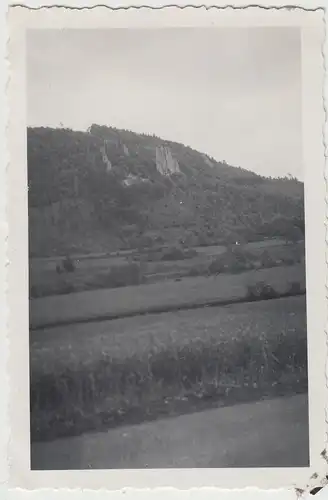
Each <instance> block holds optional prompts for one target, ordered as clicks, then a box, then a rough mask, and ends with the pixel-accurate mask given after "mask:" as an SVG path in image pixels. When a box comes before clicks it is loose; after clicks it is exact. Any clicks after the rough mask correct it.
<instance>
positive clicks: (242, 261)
mask: <svg viewBox="0 0 328 500" xmlns="http://www.w3.org/2000/svg"><path fill="white" fill-rule="evenodd" d="M253 267H254V266H253V263H252V261H251V258H250V256H249V254H248V253H247V252H245V251H243V250H242V249H240V248H239V247H236V246H232V247H230V248H229V249H228V250H227V251H226V252H225V253H224V254H222V255H220V256H218V257H216V258H215V259H214V260H213V261H212V262H211V263H210V265H209V266H208V272H209V274H219V273H224V272H227V273H239V272H243V271H246V270H248V269H252V268H253Z"/></svg>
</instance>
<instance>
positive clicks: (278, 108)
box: [12, 9, 324, 477]
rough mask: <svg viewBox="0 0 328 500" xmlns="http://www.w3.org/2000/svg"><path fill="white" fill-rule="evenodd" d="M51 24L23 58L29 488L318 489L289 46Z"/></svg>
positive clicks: (292, 34) (302, 181)
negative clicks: (230, 474) (44, 474)
mask: <svg viewBox="0 0 328 500" xmlns="http://www.w3.org/2000/svg"><path fill="white" fill-rule="evenodd" d="M145 10H147V9H145ZM47 15H48V14H47ZM71 15H73V14H71ZM87 15H88V14H87V13H84V16H85V17H86V16H87ZM119 15H120V16H121V17H120V19H123V18H124V17H123V16H124V13H123V12H121V13H120V14H119ZM138 15H139V14H138ZM155 15H157V14H154V16H155ZM182 15H184V14H183V13H181V16H182ZM206 15H207V16H209V14H206ZM140 16H141V14H140ZM158 16H160V13H159V14H158ZM194 17H196V14H194ZM49 19H50V18H49ZM49 19H48V24H45V25H44V26H41V24H40V28H41V27H42V29H36V27H35V26H33V27H32V28H29V29H27V30H26V33H25V52H24V58H25V59H24V71H25V83H24V85H25V88H26V96H25V100H26V118H25V121H23V120H22V123H24V137H25V139H24V141H25V142H24V145H25V146H24V155H25V158H26V167H25V168H26V178H25V182H26V187H25V193H26V220H27V226H26V227H27V230H26V233H25V234H26V235H28V236H26V241H27V238H28V249H26V250H25V251H26V252H27V251H28V260H26V262H28V269H27V270H26V274H25V275H22V274H21V277H22V278H21V279H22V281H21V283H22V287H24V286H25V285H23V283H25V282H24V281H23V280H24V279H25V277H26V280H27V281H26V287H25V289H26V291H28V306H27V307H28V311H29V312H28V330H29V332H28V351H29V352H28V353H26V356H27V357H28V377H25V381H27V380H26V378H28V386H29V396H28V397H29V402H28V406H29V408H28V414H29V436H28V441H29V448H30V449H29V457H30V469H31V471H78V470H80V471H86V470H99V471H100V470H103V471H106V470H108V471H109V470H122V471H123V470H139V471H142V470H147V469H157V470H165V469H169V470H173V469H177V470H178V469H191V470H192V469H195V470H196V472H197V469H202V470H205V469H207V470H210V469H217V470H219V469H227V470H228V469H233V470H236V471H237V470H239V469H245V472H246V469H249V470H251V469H253V470H256V469H257V468H261V469H284V470H288V469H290V470H294V469H295V470H296V469H298V468H304V469H306V468H309V467H310V466H311V463H312V462H311V460H312V459H311V457H313V453H312V455H311V447H312V444H313V443H314V441H311V432H312V431H311V429H312V430H313V424H315V423H316V422H317V423H318V422H319V420H315V417H313V418H314V419H313V418H312V419H311V418H309V415H310V414H311V415H312V414H313V413H311V404H310V403H312V405H314V403H315V401H316V398H320V392H319V382H320V381H321V379H320V378H319V377H318V376H317V377H316V378H315V377H312V376H311V378H310V375H309V374H310V373H311V374H314V373H315V367H314V365H315V361H314V360H313V353H314V347H313V346H314V344H313V341H312V340H311V343H309V341H310V337H311V336H312V337H311V338H314V337H313V334H314V335H315V334H316V332H315V329H316V328H317V334H318V335H320V334H321V331H319V329H321V328H322V332H323V329H324V326H323V325H321V323H320V322H321V319H322V316H320V314H321V313H320V311H319V308H320V307H321V293H322V297H323V296H324V290H323V289H322V290H321V288H320V287H321V281H320V280H321V278H322V276H323V274H322V272H321V271H320V269H321V270H322V268H320V265H319V262H317V263H316V262H314V260H316V259H315V255H317V256H318V258H317V260H318V261H319V260H320V258H321V256H322V255H323V254H321V253H320V252H321V247H320V245H321V243H320V241H319V240H320V234H319V232H318V233H317V234H318V239H317V240H316V233H315V231H316V230H317V228H318V227H319V223H318V219H319V218H320V217H321V215H322V214H320V213H319V212H317V215H316V214H315V213H314V215H313V208H315V203H316V195H317V197H318V198H319V197H320V196H321V191H320V190H317V191H315V184H314V182H315V179H318V178H320V174H316V173H315V169H316V168H317V166H318V157H319V161H320V158H321V157H320V156H318V154H317V155H315V154H313V163H312V169H313V170H312V172H313V178H312V181H311V175H310V174H309V154H308V149H306V148H305V142H306V140H305V139H304V131H307V130H309V118H308V117H307V116H305V112H306V110H309V109H310V106H309V105H308V106H307V108H306V107H305V106H304V88H307V89H309V88H310V87H309V77H308V76H307V75H308V73H305V69H304V68H305V67H306V66H305V65H304V59H306V57H305V54H307V52H306V50H307V46H306V38H305V37H304V33H303V32H302V29H301V27H300V26H297V23H294V24H293V23H291V24H290V25H288V23H282V25H281V26H279V24H278V23H277V24H276V25H272V26H271V25H270V24H269V23H266V24H265V23H264V24H263V25H260V24H259V22H258V23H257V25H256V24H254V25H252V23H250V24H249V26H247V24H246V25H245V23H244V24H243V25H240V26H238V24H236V25H235V26H234V25H231V26H229V25H224V23H221V24H220V25H216V24H215V22H212V23H210V22H208V23H207V25H205V24H204V25H202V23H201V22H200V23H199V25H188V23H187V22H186V23H185V24H183V23H181V26H179V25H178V23H176V24H175V23H172V26H170V25H168V23H163V26H162V27H158V26H156V23H154V25H151V26H147V27H143V26H142V25H141V23H139V25H138V26H134V25H133V23H131V25H129V24H128V23H127V26H123V25H122V23H121V24H120V23H118V26H117V27H113V26H110V25H109V26H108V27H106V26H105V23H103V26H100V27H97V28H94V27H93V26H92V24H91V23H90V26H89V27H88V28H87V29H86V28H85V27H84V25H83V23H82V24H81V25H80V26H79V23H77V22H76V23H75V24H74V27H73V26H68V27H67V28H66V29H60V28H58V27H56V24H55V23H54V24H53V26H49ZM109 24H110V23H109ZM136 24H137V23H136ZM314 39H315V41H316V40H317V39H316V38H314ZM17 46H18V45H17ZM314 46H315V45H314V42H313V47H314ZM308 59H309V60H310V57H308ZM316 61H317V59H315V58H312V64H315V63H316ZM17 88H18V87H17ZM313 88H315V89H317V88H319V87H313ZM17 102H18V101H17ZM315 106H316V104H315V105H313V106H312V109H313V110H316V109H317V108H316V107H315ZM24 113H25V111H24ZM313 116H314V114H313ZM312 125H313V126H312V128H313V130H318V128H319V130H320V126H319V127H318V126H317V128H316V124H315V123H314V121H313V123H312ZM317 125H318V124H317ZM309 136H310V133H309ZM308 139H309V137H308ZM16 144H17V146H16V148H18V147H19V146H20V145H21V144H23V141H21V142H17V143H16ZM14 147H15V146H13V148H14ZM319 168H320V165H319ZM310 169H311V167H310ZM322 175H323V174H322ZM309 179H310V180H309ZM311 182H312V184H311ZM20 192H21V193H23V191H22V190H21V191H18V195H17V196H18V197H17V200H18V201H19V199H18V198H19V196H20V195H19V193H20ZM314 193H316V195H315V196H314ZM14 200H15V198H13V199H12V201H14ZM319 203H321V202H319ZM318 206H320V205H318ZM311 214H312V215H311ZM310 217H313V219H310ZM309 220H311V221H312V220H313V223H311V224H309V222H308V221H309ZM316 221H317V222H316ZM16 232H17V235H18V233H19V230H18V228H17V229H16ZM21 232H22V238H23V237H24V228H23V226H22V228H21ZM12 238H13V237H12ZM17 241H18V239H17ZM22 241H23V240H22ZM26 246H27V245H26ZM314 247H315V248H316V249H317V254H315V252H314V250H313V248H314ZM319 247H320V248H319ZM22 248H23V247H22ZM19 251H21V249H19ZM22 251H23V250H22ZM17 255H18V253H17ZM20 255H23V254H22V253H21V254H20ZM25 255H26V254H25ZM313 256H314V259H313ZM310 257H311V260H310V261H309V258H310ZM16 262H17V270H16V275H17V276H18V272H20V271H19V270H20V269H22V267H19V266H22V263H19V261H18V259H16ZM315 264H318V265H319V267H318V268H317V269H318V270H319V271H318V272H317V274H316V273H315V272H314V269H315V267H313V266H314V265H315ZM316 279H317V283H318V285H317V289H315V286H314V283H315V280H316ZM309 290H310V292H311V295H309ZM315 302H316V303H317V307H318V308H317V309H315ZM17 304H18V302H17ZM15 314H16V315H17V316H19V314H18V312H17V313H15ZM22 314H24V312H23V311H22ZM314 317H316V319H317V325H318V326H317V327H316V326H315V324H314V319H313V318H314ZM15 321H17V325H18V321H19V317H17V318H15ZM13 335H15V339H16V340H15V342H16V341H17V342H18V341H19V338H18V332H17V335H16V334H13ZM21 338H22V344H21V349H23V346H24V340H23V337H21ZM318 340H319V338H318ZM26 345H27V344H26ZM318 345H320V344H318ZM309 346H310V347H309ZM15 349H16V353H17V357H16V358H15V359H16V364H17V363H18V364H19V359H23V358H20V357H19V353H18V351H19V345H18V344H17V347H16V348H15ZM319 350H320V349H319ZM321 351H322V349H321ZM318 353H319V354H318V358H317V364H318V366H319V364H320V363H321V361H320V360H321V357H320V356H321V354H320V352H319V351H318ZM310 354H311V356H312V358H311V359H312V361H311V360H310ZM21 355H22V353H21ZM15 359H14V358H12V362H15ZM17 369H18V367H17ZM311 370H312V371H311ZM323 375H324V373H323V374H322V376H323ZM315 384H316V385H315ZM313 408H314V406H313V407H312V411H313ZM316 408H318V406H317V407H316ZM14 418H15V419H16V418H17V419H18V418H19V415H18V414H17V412H16V415H15V417H14ZM317 418H319V413H318V412H317ZM322 418H324V415H322ZM17 421H18V420H17ZM26 421H27V420H26ZM311 422H312V424H311ZM311 425H312V427H311ZM320 429H321V427H320V424H318V425H317V431H318V432H320ZM311 443H312V444H311ZM316 443H317V441H316ZM149 472H150V471H149ZM58 477H59V476H58Z"/></svg>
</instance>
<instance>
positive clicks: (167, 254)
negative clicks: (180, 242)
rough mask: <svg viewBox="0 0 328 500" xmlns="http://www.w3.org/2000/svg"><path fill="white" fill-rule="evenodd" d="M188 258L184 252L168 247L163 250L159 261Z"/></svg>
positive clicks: (177, 248) (180, 249)
mask: <svg viewBox="0 0 328 500" xmlns="http://www.w3.org/2000/svg"><path fill="white" fill-rule="evenodd" d="M186 258H189V257H187V255H186V252H185V251H184V250H182V248H179V247H170V248H166V249H165V250H163V253H162V256H161V260H183V259H186Z"/></svg>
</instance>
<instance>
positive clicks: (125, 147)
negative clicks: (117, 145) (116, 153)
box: [123, 144, 130, 156]
mask: <svg viewBox="0 0 328 500" xmlns="http://www.w3.org/2000/svg"><path fill="white" fill-rule="evenodd" d="M123 153H124V154H125V156H130V152H129V148H128V147H127V145H126V144H123Z"/></svg>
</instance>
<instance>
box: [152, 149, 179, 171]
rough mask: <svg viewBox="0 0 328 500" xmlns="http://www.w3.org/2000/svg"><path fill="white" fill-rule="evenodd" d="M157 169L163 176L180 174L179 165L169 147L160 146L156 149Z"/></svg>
mask: <svg viewBox="0 0 328 500" xmlns="http://www.w3.org/2000/svg"><path fill="white" fill-rule="evenodd" d="M156 168H157V170H158V171H159V172H160V173H161V174H162V175H172V174H179V173H180V167H179V163H178V161H177V160H176V159H175V158H173V156H172V152H171V150H170V148H169V147H167V146H158V147H157V148H156Z"/></svg>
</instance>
